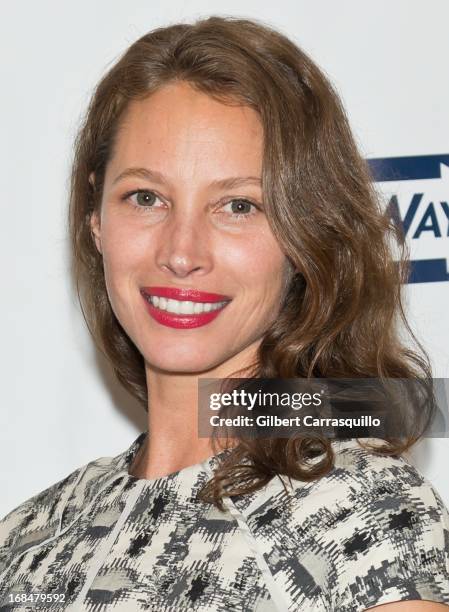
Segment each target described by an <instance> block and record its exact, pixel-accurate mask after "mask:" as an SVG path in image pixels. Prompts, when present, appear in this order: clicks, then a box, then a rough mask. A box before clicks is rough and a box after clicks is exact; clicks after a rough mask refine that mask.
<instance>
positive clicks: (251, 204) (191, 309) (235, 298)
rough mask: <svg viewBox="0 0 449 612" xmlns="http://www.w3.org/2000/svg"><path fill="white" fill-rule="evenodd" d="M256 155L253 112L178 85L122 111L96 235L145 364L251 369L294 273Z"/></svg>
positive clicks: (257, 130)
mask: <svg viewBox="0 0 449 612" xmlns="http://www.w3.org/2000/svg"><path fill="white" fill-rule="evenodd" d="M262 147H263V130H262V126H261V123H260V121H259V119H258V115H257V113H256V112H255V111H253V110H252V109H250V108H248V107H243V106H227V105H224V104H222V103H220V102H217V101H215V100H214V99H212V98H211V97H209V96H207V95H206V94H203V93H199V92H197V91H195V90H194V89H193V88H192V87H191V86H190V85H188V84H187V83H185V82H182V83H176V84H170V85H167V86H165V87H163V88H161V89H159V90H158V91H157V92H156V93H154V94H152V95H151V96H150V97H148V98H147V99H146V100H144V101H133V102H132V103H130V105H129V107H128V109H127V111H126V115H125V116H124V120H123V122H122V124H121V127H120V129H119V132H118V135H117V140H116V146H115V151H114V155H113V157H112V159H111V160H110V162H109V164H108V166H107V169H106V175H105V183H104V190H103V197H102V203H101V213H100V215H99V217H98V216H97V215H95V216H93V217H92V229H93V232H94V235H95V242H96V245H97V248H98V250H99V251H100V252H101V253H102V255H103V262H104V271H105V279H106V285H107V290H108V295H109V299H110V302H111V305H112V308H113V310H114V313H115V315H116V316H117V319H118V320H119V321H120V324H121V325H122V327H123V328H124V330H125V331H126V333H127V334H128V335H129V337H130V338H131V339H132V341H133V342H134V343H135V345H136V346H137V348H138V349H139V351H140V352H141V353H142V355H143V356H144V358H145V361H146V364H147V366H150V367H152V368H155V369H159V370H163V371H166V372H183V373H188V372H192V373H194V372H196V373H200V372H206V371H209V370H211V369H213V368H217V366H221V365H223V366H224V365H225V364H226V363H228V365H236V364H237V365H239V367H242V366H244V365H248V363H249V362H248V360H247V358H249V356H250V355H251V356H252V355H253V353H254V349H255V348H257V346H258V344H259V343H260V341H261V339H262V337H263V335H264V332H265V331H266V329H267V327H268V326H269V325H270V323H271V322H272V321H273V320H274V319H275V318H276V316H277V314H278V312H279V308H280V305H281V299H282V298H283V295H284V291H285V287H286V283H287V282H288V280H289V278H290V274H291V268H290V266H289V264H288V260H287V259H286V257H285V256H284V255H283V253H282V252H281V249H280V248H279V245H278V243H277V241H276V240H275V238H274V236H273V234H272V232H271V229H270V227H269V225H268V222H267V219H266V217H265V215H264V206H263V198H262V187H261V182H260V179H261V172H262ZM185 290H188V291H192V293H189V292H188V291H187V292H186V291H185ZM201 292H203V293H201ZM211 293H212V294H215V295H208V294H211ZM155 298H156V299H155ZM149 300H150V301H151V302H152V303H149ZM245 361H246V363H245ZM219 370H220V368H219Z"/></svg>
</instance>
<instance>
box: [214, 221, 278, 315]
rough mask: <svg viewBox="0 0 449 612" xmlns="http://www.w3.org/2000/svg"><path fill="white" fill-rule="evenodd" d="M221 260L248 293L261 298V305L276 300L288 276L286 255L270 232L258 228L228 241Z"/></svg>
mask: <svg viewBox="0 0 449 612" xmlns="http://www.w3.org/2000/svg"><path fill="white" fill-rule="evenodd" d="M223 260H224V261H226V267H227V269H229V270H231V269H232V270H233V276H234V278H236V279H237V281H238V282H240V284H241V286H242V287H244V288H245V289H247V290H248V291H249V292H250V295H253V294H254V296H255V295H256V294H257V295H258V296H259V298H260V297H261V298H262V300H261V302H260V303H261V305H262V303H263V304H266V303H270V304H272V303H273V302H274V303H276V302H278V301H279V294H280V293H281V292H282V291H283V289H284V286H285V282H286V278H287V270H288V267H287V258H286V257H285V255H284V254H283V253H282V251H281V250H280V248H279V245H278V243H277V241H276V240H275V239H274V237H273V235H272V234H271V233H268V232H258V233H257V234H253V236H252V239H251V240H245V241H242V242H241V243H239V244H233V245H228V248H224V249H223Z"/></svg>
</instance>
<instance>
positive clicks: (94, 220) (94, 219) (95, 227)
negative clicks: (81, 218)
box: [90, 210, 102, 254]
mask: <svg viewBox="0 0 449 612" xmlns="http://www.w3.org/2000/svg"><path fill="white" fill-rule="evenodd" d="M90 229H91V232H92V236H93V239H94V241H95V245H96V247H97V251H98V252H99V253H100V254H102V250H101V231H100V216H99V214H98V211H96V210H94V211H93V212H92V214H91V215H90Z"/></svg>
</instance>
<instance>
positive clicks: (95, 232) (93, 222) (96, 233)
mask: <svg viewBox="0 0 449 612" xmlns="http://www.w3.org/2000/svg"><path fill="white" fill-rule="evenodd" d="M89 183H90V185H91V186H92V188H93V189H95V173H94V172H91V173H90V174H89ZM90 230H91V232H92V237H93V239H94V241H95V245H96V247H97V250H98V252H99V253H100V254H101V253H102V251H101V232H100V216H99V214H98V212H97V211H96V210H94V211H93V212H92V213H91V215H90Z"/></svg>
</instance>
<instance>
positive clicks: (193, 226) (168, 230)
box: [156, 209, 212, 278]
mask: <svg viewBox="0 0 449 612" xmlns="http://www.w3.org/2000/svg"><path fill="white" fill-rule="evenodd" d="M184 210H185V209H184ZM159 239H160V244H159V249H158V251H157V256H156V263H157V265H158V267H159V268H160V269H161V270H162V271H163V272H165V273H166V274H167V273H168V274H172V275H174V276H176V277H179V278H185V277H187V276H189V275H192V274H195V275H202V274H206V273H207V272H208V271H209V270H210V268H211V265H212V262H211V252H210V248H209V246H210V241H209V239H208V236H207V224H206V223H205V220H204V219H202V218H201V215H200V214H198V213H195V212H194V211H192V212H191V213H186V212H183V211H182V210H179V211H177V212H174V211H172V215H170V218H169V219H168V220H167V221H166V223H165V224H164V227H163V228H161V233H160V235H159Z"/></svg>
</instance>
